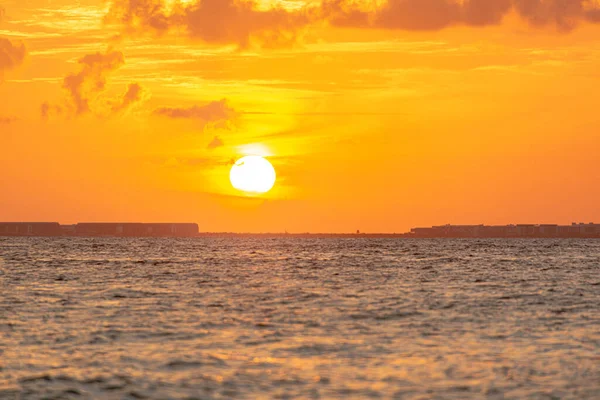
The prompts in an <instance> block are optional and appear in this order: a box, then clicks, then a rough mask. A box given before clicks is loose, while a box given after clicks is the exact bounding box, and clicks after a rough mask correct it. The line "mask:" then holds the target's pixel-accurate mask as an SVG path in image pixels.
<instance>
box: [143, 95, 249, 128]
mask: <svg viewBox="0 0 600 400" xmlns="http://www.w3.org/2000/svg"><path fill="white" fill-rule="evenodd" d="M152 114H153V115H156V116H161V117H168V118H173V119H192V120H196V121H199V122H200V123H201V124H202V126H203V127H204V126H206V125H208V124H210V125H212V126H214V127H216V128H227V127H229V126H230V125H231V124H232V123H234V122H235V120H236V118H237V117H238V115H239V113H238V112H237V111H235V110H234V109H233V108H232V107H231V106H229V103H228V102H227V99H222V100H219V101H213V102H210V103H208V104H205V105H202V106H197V105H195V106H192V107H188V108H184V107H161V108H157V109H156V110H154V112H153V113H152Z"/></svg>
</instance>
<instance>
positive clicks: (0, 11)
mask: <svg viewBox="0 0 600 400" xmlns="http://www.w3.org/2000/svg"><path fill="white" fill-rule="evenodd" d="M5 15H6V11H5V10H4V7H2V6H0V22H2V20H3V19H4V16H5Z"/></svg>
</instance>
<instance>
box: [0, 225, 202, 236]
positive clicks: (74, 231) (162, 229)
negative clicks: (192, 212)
mask: <svg viewBox="0 0 600 400" xmlns="http://www.w3.org/2000/svg"><path fill="white" fill-rule="evenodd" d="M198 233H199V230H198V224H193V223H189V224H170V223H156V224H144V223H79V224H75V225H60V224H58V223H57V222H0V235H5V236H133V237H135V236H139V237H146V236H148V237H152V236H163V237H164V236H168V237H177V236H196V235H198Z"/></svg>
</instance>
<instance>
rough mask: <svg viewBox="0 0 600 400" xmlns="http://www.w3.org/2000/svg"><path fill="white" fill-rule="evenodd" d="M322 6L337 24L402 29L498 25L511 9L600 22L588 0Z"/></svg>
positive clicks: (552, 21)
mask: <svg viewBox="0 0 600 400" xmlns="http://www.w3.org/2000/svg"><path fill="white" fill-rule="evenodd" d="M321 10H322V16H323V18H324V19H326V20H327V21H329V22H330V23H331V24H332V25H335V26H352V27H368V28H383V29H403V30H439V29H443V28H446V27H449V26H452V25H468V26H487V25H496V24H500V23H501V22H502V20H503V18H504V17H505V16H506V15H508V14H509V13H511V12H515V13H516V14H517V15H519V16H520V17H521V18H523V19H524V20H526V21H527V22H528V23H530V24H531V25H533V26H550V25H552V26H555V27H557V28H558V29H559V30H563V31H568V30H570V29H573V28H574V27H575V26H576V25H577V23H579V22H582V21H589V22H595V23H598V22H600V5H598V4H597V3H592V2H590V1H588V0H462V1H458V0H388V1H387V2H385V3H384V4H383V5H382V6H380V7H379V8H376V9H373V8H368V9H367V8H365V6H363V5H361V4H360V3H356V2H354V1H351V0H323V3H322V5H321Z"/></svg>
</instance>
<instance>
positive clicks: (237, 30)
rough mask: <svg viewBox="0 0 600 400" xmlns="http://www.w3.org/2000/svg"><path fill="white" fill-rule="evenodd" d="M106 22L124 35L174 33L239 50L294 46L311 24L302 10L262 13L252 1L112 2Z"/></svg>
mask: <svg viewBox="0 0 600 400" xmlns="http://www.w3.org/2000/svg"><path fill="white" fill-rule="evenodd" d="M105 20H106V21H107V22H109V23H111V22H116V23H118V24H120V25H121V26H122V27H123V33H124V34H129V35H131V34H136V33H140V32H148V31H150V32H153V33H154V34H157V35H161V34H164V33H166V32H168V31H169V30H170V29H177V30H178V31H179V30H183V31H185V32H186V33H187V34H188V36H189V37H191V38H194V39H198V40H201V41H203V42H206V43H216V44H237V45H239V46H240V47H247V46H249V45H251V44H252V43H256V44H259V45H260V46H264V47H274V46H281V45H286V44H290V43H293V42H294V41H295V40H296V38H297V36H298V32H299V30H300V29H301V28H302V27H304V26H306V25H307V24H308V23H309V22H310V19H309V15H308V13H307V12H306V11H305V10H301V11H295V12H291V11H287V10H285V9H284V8H281V7H273V8H269V9H263V8H259V7H258V5H257V3H256V2H255V1H253V0H195V1H193V2H192V3H190V4H186V5H182V4H180V3H179V4H177V5H176V6H175V7H171V9H169V10H167V7H166V5H165V2H164V0H113V1H112V3H111V7H110V10H109V13H108V15H107V16H106V18H105Z"/></svg>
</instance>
